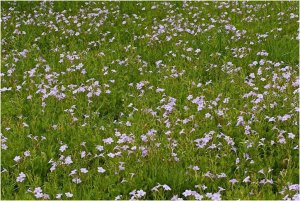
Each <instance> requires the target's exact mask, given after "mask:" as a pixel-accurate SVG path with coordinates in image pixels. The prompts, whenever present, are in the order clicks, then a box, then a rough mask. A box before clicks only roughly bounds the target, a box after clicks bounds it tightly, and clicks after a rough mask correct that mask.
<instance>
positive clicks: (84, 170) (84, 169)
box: [80, 168, 89, 173]
mask: <svg viewBox="0 0 300 201" xmlns="http://www.w3.org/2000/svg"><path fill="white" fill-rule="evenodd" d="M80 172H82V173H88V172H89V171H88V170H87V169H86V168H80Z"/></svg>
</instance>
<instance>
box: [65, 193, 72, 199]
mask: <svg viewBox="0 0 300 201" xmlns="http://www.w3.org/2000/svg"><path fill="white" fill-rule="evenodd" d="M65 195H66V196H67V197H68V198H71V197H73V194H72V193H70V192H67V193H65Z"/></svg>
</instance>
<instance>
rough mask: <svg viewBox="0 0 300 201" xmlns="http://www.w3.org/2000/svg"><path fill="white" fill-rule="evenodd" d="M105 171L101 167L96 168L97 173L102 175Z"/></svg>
mask: <svg viewBox="0 0 300 201" xmlns="http://www.w3.org/2000/svg"><path fill="white" fill-rule="evenodd" d="M105 171H106V170H105V169H104V168H103V167H98V172H99V173H104V172H105Z"/></svg>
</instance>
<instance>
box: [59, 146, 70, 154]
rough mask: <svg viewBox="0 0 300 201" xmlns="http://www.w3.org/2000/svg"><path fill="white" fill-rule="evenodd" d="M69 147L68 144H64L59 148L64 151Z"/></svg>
mask: <svg viewBox="0 0 300 201" xmlns="http://www.w3.org/2000/svg"><path fill="white" fill-rule="evenodd" d="M67 148H68V145H66V144H64V145H62V146H61V147H60V148H59V151H61V152H64V151H66V149H67Z"/></svg>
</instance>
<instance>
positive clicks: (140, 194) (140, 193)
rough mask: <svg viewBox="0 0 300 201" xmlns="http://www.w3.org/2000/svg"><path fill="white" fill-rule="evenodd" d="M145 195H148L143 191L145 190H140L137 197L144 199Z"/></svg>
mask: <svg viewBox="0 0 300 201" xmlns="http://www.w3.org/2000/svg"><path fill="white" fill-rule="evenodd" d="M145 195H146V192H145V191H143V190H138V191H137V192H136V196H137V197H138V198H141V197H143V196H145Z"/></svg>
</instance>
